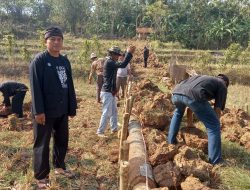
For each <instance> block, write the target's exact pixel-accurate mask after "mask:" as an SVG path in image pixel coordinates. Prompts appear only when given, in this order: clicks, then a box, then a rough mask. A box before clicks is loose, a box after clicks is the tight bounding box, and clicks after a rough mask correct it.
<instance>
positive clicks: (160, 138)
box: [143, 128, 166, 156]
mask: <svg viewBox="0 0 250 190" xmlns="http://www.w3.org/2000/svg"><path fill="white" fill-rule="evenodd" d="M143 135H144V138H145V142H146V146H147V148H148V155H149V156H152V155H154V154H155V150H156V149H157V147H158V146H159V145H160V144H162V143H164V142H166V135H164V134H163V133H162V132H161V131H159V130H157V129H153V128H144V129H143Z"/></svg>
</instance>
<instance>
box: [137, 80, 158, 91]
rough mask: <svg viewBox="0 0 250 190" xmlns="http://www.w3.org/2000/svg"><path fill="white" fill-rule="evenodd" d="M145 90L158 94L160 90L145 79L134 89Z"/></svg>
mask: <svg viewBox="0 0 250 190" xmlns="http://www.w3.org/2000/svg"><path fill="white" fill-rule="evenodd" d="M144 89H147V90H149V91H153V92H160V91H161V90H160V89H159V88H158V86H157V85H155V84H154V83H153V82H152V81H151V80H149V79H145V80H143V81H141V82H140V83H139V84H138V85H137V87H136V88H135V90H144Z"/></svg>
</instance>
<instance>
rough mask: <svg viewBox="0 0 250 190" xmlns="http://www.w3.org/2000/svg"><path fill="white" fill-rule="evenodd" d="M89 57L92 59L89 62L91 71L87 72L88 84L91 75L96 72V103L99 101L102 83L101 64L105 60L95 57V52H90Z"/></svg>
mask: <svg viewBox="0 0 250 190" xmlns="http://www.w3.org/2000/svg"><path fill="white" fill-rule="evenodd" d="M90 59H91V60H92V61H93V62H92V64H91V71H90V74H89V84H91V80H92V77H93V74H94V73H96V77H97V78H96V101H97V103H101V97H100V94H101V89H102V85H103V65H104V62H105V59H104V58H99V59H97V56H96V54H95V53H92V54H91V56H90Z"/></svg>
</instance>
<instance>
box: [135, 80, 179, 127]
mask: <svg viewBox="0 0 250 190" xmlns="http://www.w3.org/2000/svg"><path fill="white" fill-rule="evenodd" d="M134 91H135V97H136V99H135V104H134V112H135V113H136V114H137V115H139V117H140V120H141V121H142V122H143V124H144V126H146V127H152V128H157V129H160V130H164V129H165V128H166V127H168V125H169V123H170V117H169V116H170V115H172V112H173V110H174V106H173V105H172V103H171V101H170V98H171V95H170V94H164V93H163V92H161V91H160V89H159V88H158V86H157V85H155V84H153V83H152V82H151V81H150V80H144V81H142V82H141V83H139V84H138V85H137V86H136V87H135V88H134ZM142 97H143V98H142Z"/></svg>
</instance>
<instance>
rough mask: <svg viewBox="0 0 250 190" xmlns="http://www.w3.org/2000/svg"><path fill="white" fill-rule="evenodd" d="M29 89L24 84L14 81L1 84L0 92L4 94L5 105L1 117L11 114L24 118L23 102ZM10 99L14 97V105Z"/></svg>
mask: <svg viewBox="0 0 250 190" xmlns="http://www.w3.org/2000/svg"><path fill="white" fill-rule="evenodd" d="M27 90H28V87H27V86H26V85H24V84H22V83H18V82H14V81H6V82H3V83H0V92H2V93H3V97H4V100H3V105H4V107H3V108H2V110H1V111H0V112H1V113H0V114H1V115H6V116H7V115H8V114H10V113H11V112H13V113H15V114H16V116H17V117H19V118H22V117H23V100H24V97H25V94H26V92H27ZM10 97H12V103H10Z"/></svg>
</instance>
